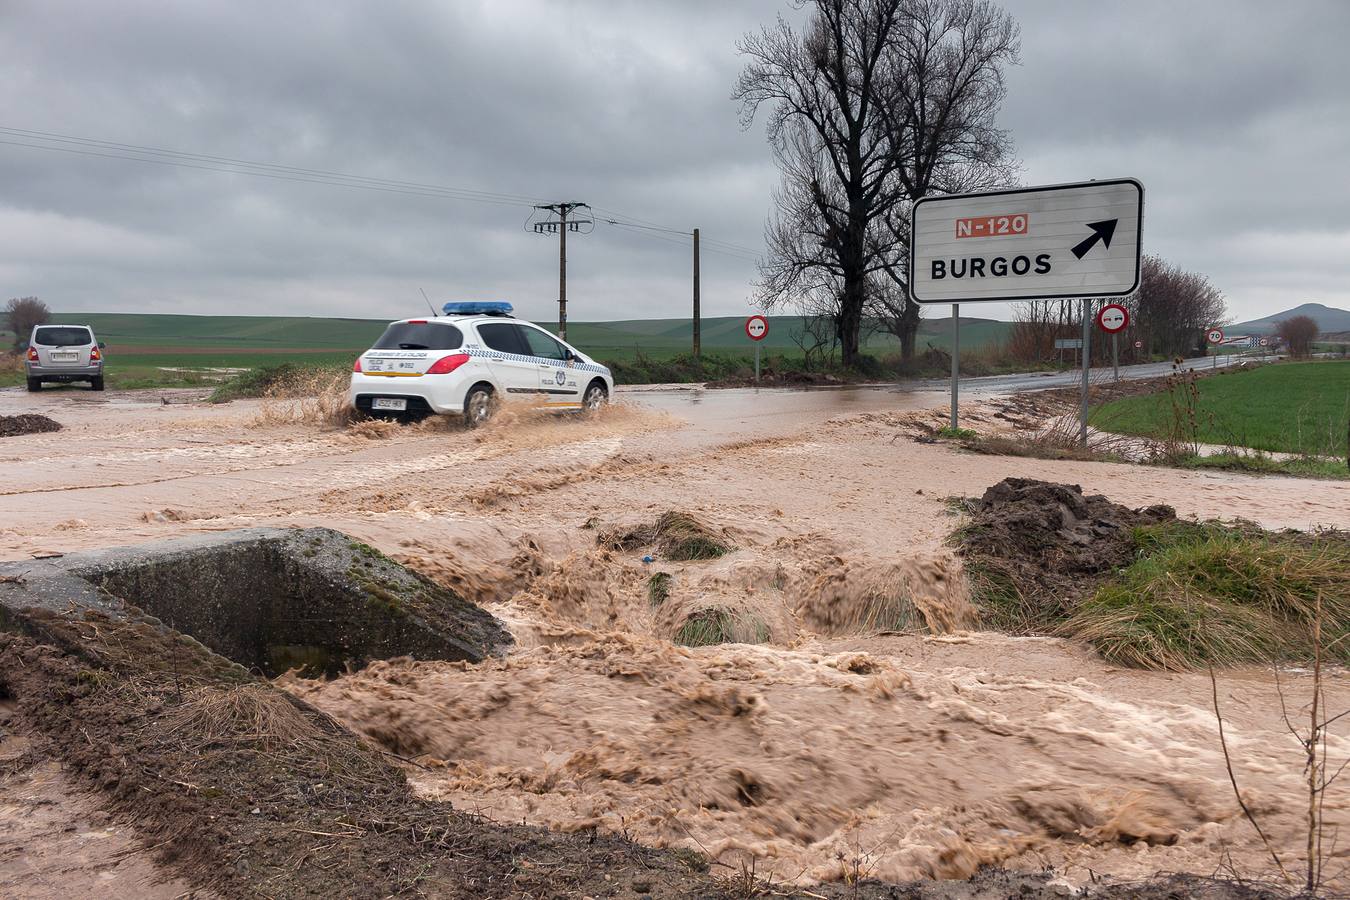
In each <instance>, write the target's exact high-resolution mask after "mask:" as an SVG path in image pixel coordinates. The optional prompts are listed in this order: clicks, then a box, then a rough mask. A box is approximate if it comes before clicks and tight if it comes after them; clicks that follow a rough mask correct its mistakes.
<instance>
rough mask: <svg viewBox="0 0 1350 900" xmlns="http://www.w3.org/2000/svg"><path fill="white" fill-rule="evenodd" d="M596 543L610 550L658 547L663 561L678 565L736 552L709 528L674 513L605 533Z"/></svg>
mask: <svg viewBox="0 0 1350 900" xmlns="http://www.w3.org/2000/svg"><path fill="white" fill-rule="evenodd" d="M596 543H597V544H598V545H599V546H601V547H604V548H606V549H609V550H636V549H638V548H639V547H655V548H656V549H657V550H658V551H659V552H660V554H661V556H662V557H663V558H665V559H668V560H672V561H675V562H689V561H692V560H700V559H717V558H718V557H719V556H725V555H726V554H728V553H730V552H731V551H732V550H734V549H735V548H734V547H733V546H732V545H731V544H730V542H728V541H727V540H726V539H725V538H724V537H723V536H721V535H719V534H718V533H717V532H716V531H714V530H713V529H712V528H711V527H710V526H708V525H705V524H704V523H703V522H700V521H699V520H698V519H696V518H694V517H693V516H691V515H690V514H689V513H684V512H677V511H675V510H671V511H668V512H664V513H662V514H661V516H660V518H658V519H657V520H656V521H655V522H653V523H652V524H650V525H639V526H637V527H633V528H617V529H610V530H608V531H603V532H601V533H600V534H598V535H597V536H596Z"/></svg>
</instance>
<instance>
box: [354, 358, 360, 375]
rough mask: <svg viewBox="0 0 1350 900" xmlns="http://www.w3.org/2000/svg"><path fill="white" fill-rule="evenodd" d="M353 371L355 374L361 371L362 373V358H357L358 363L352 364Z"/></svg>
mask: <svg viewBox="0 0 1350 900" xmlns="http://www.w3.org/2000/svg"><path fill="white" fill-rule="evenodd" d="M352 371H353V372H360V371H361V357H359V356H358V357H357V358H356V362H354V363H352Z"/></svg>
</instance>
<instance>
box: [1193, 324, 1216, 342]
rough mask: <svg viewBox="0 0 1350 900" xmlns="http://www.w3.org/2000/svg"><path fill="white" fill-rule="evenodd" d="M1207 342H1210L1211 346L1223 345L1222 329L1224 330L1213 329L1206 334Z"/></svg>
mask: <svg viewBox="0 0 1350 900" xmlns="http://www.w3.org/2000/svg"><path fill="white" fill-rule="evenodd" d="M1191 333H1192V334H1194V332H1191ZM1205 340H1207V341H1209V342H1210V343H1211V344H1222V343H1223V329H1222V328H1211V329H1210V330H1209V331H1207V332H1205Z"/></svg>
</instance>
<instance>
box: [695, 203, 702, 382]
mask: <svg viewBox="0 0 1350 900" xmlns="http://www.w3.org/2000/svg"><path fill="white" fill-rule="evenodd" d="M698 304H699V296H698V229H697V228H695V229H694V359H698V358H699V354H701V353H702V352H703V346H702V342H701V340H700V335H699V325H700V323H699V308H698Z"/></svg>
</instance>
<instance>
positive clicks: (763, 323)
mask: <svg viewBox="0 0 1350 900" xmlns="http://www.w3.org/2000/svg"><path fill="white" fill-rule="evenodd" d="M745 335H746V337H748V338H750V340H752V341H762V340H764V339H765V338H766V337H768V336H769V320H768V319H766V318H764V317H763V316H751V317H750V318H748V319H746V320H745Z"/></svg>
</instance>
